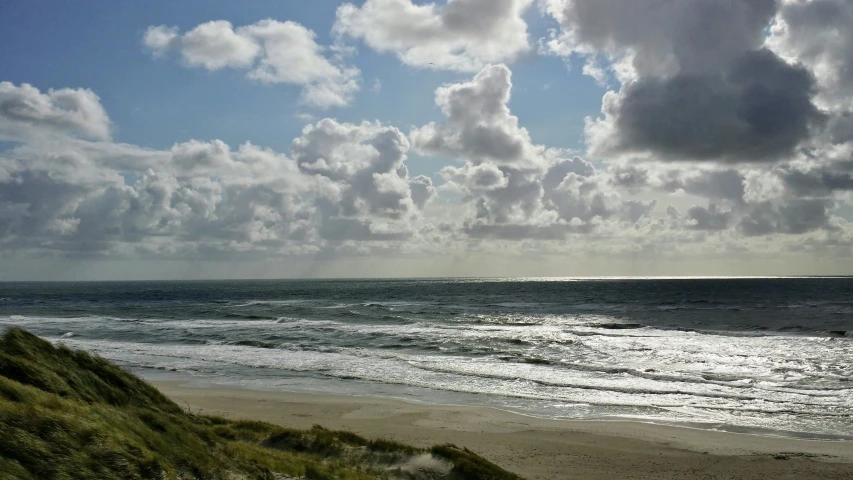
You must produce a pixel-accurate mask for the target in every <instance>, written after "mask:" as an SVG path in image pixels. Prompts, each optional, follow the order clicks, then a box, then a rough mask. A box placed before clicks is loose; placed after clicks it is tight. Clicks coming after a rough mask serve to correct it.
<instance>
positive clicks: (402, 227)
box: [291, 118, 435, 241]
mask: <svg viewBox="0 0 853 480" xmlns="http://www.w3.org/2000/svg"><path fill="white" fill-rule="evenodd" d="M409 147H410V145H409V141H408V139H407V138H406V136H405V135H403V134H402V133H401V132H400V131H399V130H398V129H396V128H394V127H387V126H383V125H382V124H379V123H370V122H364V123H361V124H359V125H354V124H347V123H338V122H336V121H335V120H331V119H328V118H327V119H324V120H321V121H319V122H317V123H316V124H314V125H309V126H307V127H305V129H304V130H303V131H302V136H300V137H299V138H297V139H295V140H294V141H293V145H292V146H291V155H292V156H293V159H294V160H295V161H296V162H297V165H298V167H299V170H300V172H302V173H303V174H304V175H311V176H314V177H316V178H318V179H320V181H321V184H322V189H321V190H320V191H319V192H318V195H319V196H320V198H321V201H320V203H319V205H320V211H321V213H322V214H323V225H324V227H322V228H321V232H323V235H324V237H325V238H327V239H329V240H333V241H341V240H367V239H371V238H374V237H375V238H376V239H382V238H387V237H388V235H391V236H392V238H396V236H403V237H405V236H408V235H411V233H412V232H413V230H414V226H413V221H414V220H416V219H417V218H418V215H419V211H420V209H422V208H423V207H424V206H425V205H426V204H427V203H428V202H429V201H430V200H431V199H432V197H433V196H434V195H435V189H434V188H433V186H432V181H431V180H430V179H429V178H427V177H415V178H409V173H408V169H407V168H406V166H405V160H406V153H407V152H408V151H409Z"/></svg>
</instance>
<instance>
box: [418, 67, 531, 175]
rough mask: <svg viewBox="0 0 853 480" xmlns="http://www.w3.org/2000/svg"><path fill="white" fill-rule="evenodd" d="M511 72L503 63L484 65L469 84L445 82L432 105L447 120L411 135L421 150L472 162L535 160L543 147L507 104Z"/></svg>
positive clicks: (523, 162) (515, 162) (502, 162)
mask: <svg viewBox="0 0 853 480" xmlns="http://www.w3.org/2000/svg"><path fill="white" fill-rule="evenodd" d="M511 79H512V73H511V72H510V70H509V68H507V67H506V66H505V65H488V66H486V67H485V68H483V69H482V70H481V71H480V72H479V73H477V75H475V76H474V78H473V79H472V80H471V81H469V82H462V83H457V84H451V85H445V86H443V87H440V88H439V89H437V90H436V92H435V103H436V104H437V105H438V106H439V107H440V108H441V111H442V112H443V113H444V115H445V116H446V117H447V122H446V123H442V124H438V123H435V122H432V123H429V124H428V125H425V126H424V127H421V128H419V129H415V130H413V131H412V132H411V134H410V137H411V138H412V142H413V144H414V148H415V149H416V150H417V151H419V152H421V153H424V154H431V155H444V156H450V157H457V158H465V159H469V160H471V161H472V162H474V163H475V164H476V163H481V162H487V161H489V162H495V163H499V164H507V165H509V164H515V165H521V164H534V163H537V162H538V161H539V158H540V157H541V155H542V152H543V151H544V148H542V147H539V146H536V145H533V143H532V142H531V140H530V134H529V133H528V132H527V130H526V129H525V128H522V127H520V126H519V125H518V118H517V117H515V116H514V115H512V114H511V113H510V111H509V107H508V106H507V104H508V103H509V99H510V91H511V90H512V80H511Z"/></svg>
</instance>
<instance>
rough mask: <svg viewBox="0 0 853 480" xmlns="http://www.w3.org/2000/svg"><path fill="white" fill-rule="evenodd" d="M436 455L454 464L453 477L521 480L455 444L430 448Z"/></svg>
mask: <svg viewBox="0 0 853 480" xmlns="http://www.w3.org/2000/svg"><path fill="white" fill-rule="evenodd" d="M430 452H431V453H432V454H433V456H435V457H439V458H442V459H444V460H447V461H448V462H450V463H452V464H453V469H452V470H451V471H450V473H451V475H455V476H453V478H460V479H471V480H473V479H481V480H521V477H519V476H518V475H516V474H514V473H510V472H507V471H506V470H504V469H502V468H500V467H499V466H497V465H495V464H493V463H491V462H488V461H486V460H484V459H483V457H480V456H479V455H477V454H475V453H474V452H472V451H470V450H468V449H467V448H459V447H457V446H456V445H453V444H446V445H436V446H434V447H432V448H431V449H430Z"/></svg>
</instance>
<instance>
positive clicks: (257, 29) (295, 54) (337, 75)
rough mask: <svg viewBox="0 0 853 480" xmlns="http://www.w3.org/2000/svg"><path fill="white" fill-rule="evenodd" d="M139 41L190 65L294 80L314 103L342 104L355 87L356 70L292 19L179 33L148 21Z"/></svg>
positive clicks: (218, 24) (215, 24) (214, 24)
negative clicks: (335, 58)
mask: <svg viewBox="0 0 853 480" xmlns="http://www.w3.org/2000/svg"><path fill="white" fill-rule="evenodd" d="M143 44H144V45H145V46H146V47H147V48H149V49H150V50H151V51H152V53H154V54H155V55H156V56H162V55H164V54H165V53H166V52H168V51H176V52H178V53H180V55H181V57H182V58H183V60H184V62H185V63H186V64H187V65H188V66H190V67H201V68H205V69H207V70H220V69H223V68H238V69H246V70H248V72H247V74H246V76H247V77H249V78H250V79H253V80H256V81H258V82H261V83H269V84H277V83H287V84H293V85H300V86H302V97H301V98H302V101H303V102H304V103H305V104H307V105H310V106H313V107H317V108H329V107H338V106H345V105H348V104H349V103H350V102H351V101H352V97H353V95H354V94H355V93H356V92H358V90H359V88H360V75H361V73H360V72H359V70H358V69H357V68H355V67H347V66H342V65H339V64H337V63H335V62H333V61H332V60H330V59H329V58H327V57H326V56H325V55H324V50H325V48H324V47H322V46H320V45H319V44H317V41H316V34H315V33H314V32H313V31H311V30H309V29H307V28H305V27H304V26H302V25H300V24H298V23H296V22H291V21H286V22H279V21H276V20H271V19H266V20H261V21H259V22H256V23H253V24H250V25H245V26H242V27H239V28H237V29H234V28H233V26H232V25H231V23H230V22H227V21H225V20H216V21H211V22H207V23H203V24H201V25H199V26H197V27H195V28H193V29H192V30H190V31H188V32H186V33H183V34H181V33H180V32H179V31H178V30H177V28H175V27H166V26H151V27H148V30H147V31H146V33H145V35H144V36H143Z"/></svg>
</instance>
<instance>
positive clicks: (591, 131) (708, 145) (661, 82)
mask: <svg viewBox="0 0 853 480" xmlns="http://www.w3.org/2000/svg"><path fill="white" fill-rule="evenodd" d="M545 6H546V11H547V12H548V13H549V14H550V15H551V16H553V17H554V18H555V19H556V20H557V21H558V22H559V23H560V27H561V33H560V34H555V35H554V37H553V38H552V39H551V40H550V41H546V42H545V44H546V45H547V46H548V48H549V49H550V51H552V52H555V53H559V54H562V55H568V56H571V55H580V56H584V57H587V60H588V61H590V59H592V60H595V59H599V58H604V59H606V61H608V62H609V63H610V68H611V70H613V71H614V72H616V73H617V77H619V79H620V81H621V83H622V84H621V88H620V89H619V91H618V92H615V91H611V92H608V93H607V94H606V95H605V96H604V98H603V101H602V116H601V117H600V118H598V119H589V120H588V121H587V125H586V137H587V143H588V146H589V149H590V153H591V154H592V155H595V156H599V157H605V158H613V157H618V156H632V155H633V156H643V157H645V158H658V159H664V160H673V161H719V162H729V163H742V162H762V161H768V162H770V161H777V160H780V159H785V158H787V157H789V156H791V155H793V154H794V153H795V152H796V148H797V147H798V146H800V145H801V144H802V143H803V142H805V141H806V140H808V139H809V138H810V137H811V136H812V135H813V134H814V133H816V132H819V131H820V129H821V128H822V126H823V124H824V121H825V115H824V113H823V112H822V111H821V110H820V109H819V108H818V107H817V106H816V105H815V103H814V98H813V97H814V96H815V94H816V93H817V82H816V80H815V76H814V74H813V72H812V71H810V70H809V69H807V68H804V67H803V66H801V65H796V64H791V63H788V62H786V61H785V60H783V59H782V58H781V57H779V56H778V55H777V53H775V52H774V51H772V50H769V49H766V48H764V42H765V37H766V36H765V34H764V31H765V29H766V28H767V27H768V26H769V25H770V22H771V21H772V20H773V18H774V15H775V14H776V8H777V2H776V1H775V0H735V1H728V2H718V1H716V0H663V1H651V0H640V1H635V2H628V3H625V2H616V1H609V0H605V1H596V2H593V1H586V0H547V1H546V3H545Z"/></svg>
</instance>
